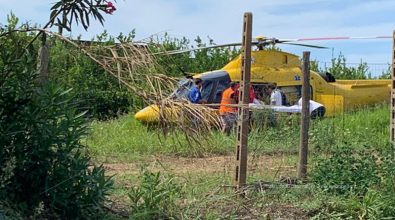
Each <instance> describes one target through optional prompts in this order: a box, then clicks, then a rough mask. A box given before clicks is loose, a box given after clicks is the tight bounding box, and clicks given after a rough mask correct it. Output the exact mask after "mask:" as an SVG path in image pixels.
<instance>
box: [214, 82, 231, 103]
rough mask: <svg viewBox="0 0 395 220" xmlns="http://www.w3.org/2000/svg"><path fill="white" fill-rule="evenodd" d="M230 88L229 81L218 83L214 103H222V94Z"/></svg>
mask: <svg viewBox="0 0 395 220" xmlns="http://www.w3.org/2000/svg"><path fill="white" fill-rule="evenodd" d="M228 87H229V80H221V81H219V82H218V86H217V89H216V91H215V96H214V100H213V103H220V102H221V98H222V93H223V92H224V90H225V89H227V88H228Z"/></svg>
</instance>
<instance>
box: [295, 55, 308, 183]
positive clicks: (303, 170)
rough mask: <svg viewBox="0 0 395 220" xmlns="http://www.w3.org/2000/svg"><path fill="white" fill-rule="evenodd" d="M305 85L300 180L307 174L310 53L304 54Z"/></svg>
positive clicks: (303, 91) (301, 130)
mask: <svg viewBox="0 0 395 220" xmlns="http://www.w3.org/2000/svg"><path fill="white" fill-rule="evenodd" d="M302 73H303V84H302V119H301V124H302V126H301V129H300V148H299V166H298V178H299V179H305V178H306V173H307V153H308V144H309V121H310V111H309V110H310V109H309V108H310V52H309V51H305V52H303V63H302Z"/></svg>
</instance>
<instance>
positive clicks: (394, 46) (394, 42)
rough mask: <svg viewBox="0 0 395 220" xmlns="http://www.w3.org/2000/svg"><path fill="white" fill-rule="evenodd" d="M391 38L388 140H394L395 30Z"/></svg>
mask: <svg viewBox="0 0 395 220" xmlns="http://www.w3.org/2000/svg"><path fill="white" fill-rule="evenodd" d="M392 36H393V38H392V66H391V67H392V68H391V75H392V77H391V78H392V87H391V123H390V126H391V128H390V129H391V130H390V141H392V142H394V141H395V31H394V32H393V35H392Z"/></svg>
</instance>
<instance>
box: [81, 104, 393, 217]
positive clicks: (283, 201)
mask: <svg viewBox="0 0 395 220" xmlns="http://www.w3.org/2000/svg"><path fill="white" fill-rule="evenodd" d="M279 117H280V119H279V123H278V126H277V127H266V128H262V127H260V128H255V129H253V130H252V132H251V133H250V137H249V162H248V164H249V167H248V183H250V185H251V189H250V190H249V193H248V194H247V197H248V199H247V200H240V199H239V198H238V197H237V196H235V194H234V191H233V189H232V188H231V186H232V184H233V180H232V179H233V176H234V158H233V157H234V146H235V143H234V139H235V138H234V135H230V136H225V135H223V134H221V133H220V132H218V131H213V133H212V134H211V135H210V136H209V137H210V138H209V140H208V141H207V142H201V143H200V144H192V145H191V144H190V143H188V141H187V140H186V139H185V137H184V136H183V134H182V132H179V133H177V134H171V135H168V136H167V137H166V138H165V137H164V136H163V135H162V134H160V133H159V132H158V131H157V130H155V129H150V128H147V127H146V126H144V125H142V124H140V123H139V122H137V121H135V120H134V118H133V117H132V115H124V116H122V117H120V118H119V119H116V120H112V121H106V122H98V121H95V122H93V123H92V131H91V133H90V135H89V136H88V137H87V138H86V140H85V142H86V144H87V145H88V146H89V150H90V151H91V153H92V155H93V157H94V159H95V160H96V161H97V162H98V163H104V166H105V167H106V169H107V171H108V172H107V173H108V175H114V180H115V189H114V190H113V193H112V195H111V196H110V200H111V201H112V202H111V203H110V204H109V206H110V207H111V208H112V209H114V210H116V213H117V214H116V215H114V216H112V217H113V218H115V219H117V218H122V216H123V217H126V216H130V213H131V210H132V208H131V207H136V204H135V206H133V205H132V202H131V198H130V192H131V190H132V189H133V188H135V187H136V186H142V185H144V184H145V185H146V184H149V183H152V181H153V180H152V178H148V177H147V176H150V175H148V174H152V175H154V174H157V173H160V179H161V181H162V182H161V183H160V184H158V185H157V186H156V188H158V190H159V189H160V192H166V193H167V194H168V195H169V197H163V198H162V200H164V201H167V203H169V204H173V203H174V204H173V205H172V206H171V207H170V206H169V207H167V206H166V205H164V204H162V203H160V204H159V203H158V204H157V205H159V206H158V207H161V208H163V209H164V210H166V215H169V216H175V217H176V218H179V219H239V218H240V217H241V216H244V217H249V218H250V219H265V218H269V216H270V217H271V218H274V219H275V218H283V219H307V218H310V217H313V216H316V217H317V218H318V219H320V218H321V217H322V218H328V216H329V218H332V217H336V214H332V213H331V211H330V210H329V211H327V212H326V211H325V210H323V209H324V208H325V207H326V208H327V207H331V206H328V204H329V203H330V204H332V203H333V204H334V203H336V204H337V203H340V202H341V201H344V198H340V197H339V196H337V195H328V194H325V193H322V192H321V190H317V189H316V188H315V187H313V186H312V185H310V184H304V185H300V186H299V185H296V186H293V187H290V185H287V184H282V183H281V180H282V181H285V182H286V181H288V180H289V179H287V177H295V176H296V164H297V160H298V158H297V156H298V155H297V152H298V145H299V125H298V121H299V118H298V117H297V116H288V115H282V116H279ZM388 126H389V109H388V107H385V106H384V107H383V106H377V107H373V108H370V109H362V110H360V111H357V112H354V113H349V114H345V115H342V116H339V117H335V118H325V119H322V120H315V121H312V122H311V126H310V132H309V134H310V145H309V147H310V158H309V159H310V160H309V171H310V170H311V169H313V168H314V164H315V159H316V158H319V157H321V156H322V155H326V154H327V153H328V152H329V151H330V150H331V149H332V148H335V147H337V146H341V145H347V146H349V147H351V148H353V149H363V148H365V147H370V148H383V147H385V146H388V139H389V138H388V130H389V129H388ZM147 173H148V174H147ZM144 178H145V179H144ZM147 178H148V179H147ZM170 180H171V181H170ZM141 181H142V182H141ZM144 181H145V182H144ZM166 181H170V182H167V183H171V184H168V185H166V184H165V183H166ZM266 182H267V183H269V185H268V186H267V185H265V184H263V185H264V186H265V187H266V188H265V190H257V189H260V188H261V185H260V183H266ZM161 187H162V188H161ZM150 189H151V190H152V191H150V192H149V193H150V194H155V190H154V189H155V187H151V188H150ZM173 191H177V193H172V192H173ZM158 207H156V208H158ZM174 207H176V208H174ZM145 208H147V207H145ZM151 208H153V207H151ZM154 208H155V207H154ZM180 208H182V210H183V211H182V212H180V210H179V209H180ZM135 210H137V209H135ZM144 210H145V209H144ZM146 211H147V210H145V211H142V212H143V213H145V214H147V213H146ZM145 214H142V215H141V216H133V217H134V218H137V219H139V218H140V219H144V218H145V217H147V215H145ZM339 218H341V216H340V217H339Z"/></svg>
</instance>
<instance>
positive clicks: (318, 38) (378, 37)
mask: <svg viewBox="0 0 395 220" xmlns="http://www.w3.org/2000/svg"><path fill="white" fill-rule="evenodd" d="M389 38H392V36H362V37H315V38H299V39H281V40H279V41H284V42H295V41H326V40H328V41H329V40H369V39H389Z"/></svg>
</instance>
